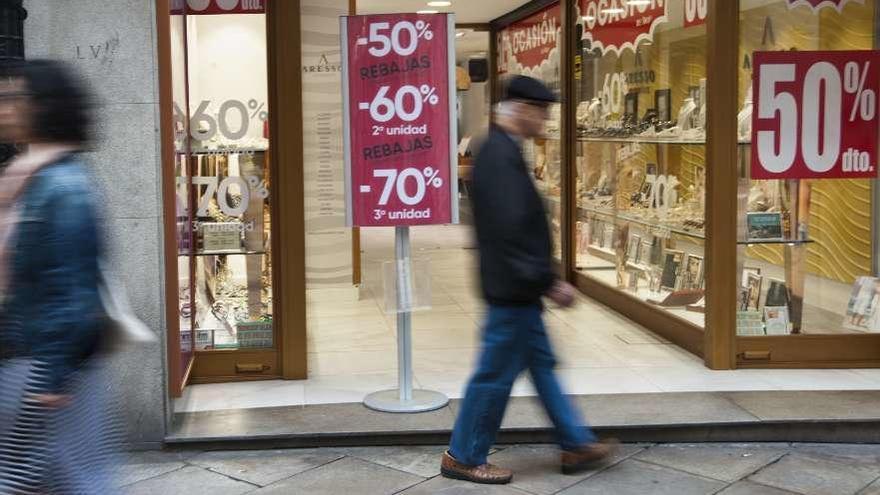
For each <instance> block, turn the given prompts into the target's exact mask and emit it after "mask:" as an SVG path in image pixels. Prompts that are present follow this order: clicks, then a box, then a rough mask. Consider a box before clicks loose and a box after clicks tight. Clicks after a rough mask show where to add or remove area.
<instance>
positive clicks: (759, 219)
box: [746, 212, 785, 241]
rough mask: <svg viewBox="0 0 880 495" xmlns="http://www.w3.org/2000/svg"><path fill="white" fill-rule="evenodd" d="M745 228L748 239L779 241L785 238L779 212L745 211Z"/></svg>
mask: <svg viewBox="0 0 880 495" xmlns="http://www.w3.org/2000/svg"><path fill="white" fill-rule="evenodd" d="M746 228H747V229H748V236H749V238H748V240H750V241H781V240H783V239H785V237H784V236H783V234H782V214H781V213H778V212H777V213H747V214H746Z"/></svg>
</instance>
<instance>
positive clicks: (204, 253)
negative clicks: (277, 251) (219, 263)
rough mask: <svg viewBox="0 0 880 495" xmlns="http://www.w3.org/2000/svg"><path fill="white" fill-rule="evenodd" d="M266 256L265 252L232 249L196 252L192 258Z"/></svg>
mask: <svg viewBox="0 0 880 495" xmlns="http://www.w3.org/2000/svg"><path fill="white" fill-rule="evenodd" d="M263 254H266V251H245V250H233V249H223V250H219V251H198V252H196V253H193V256H223V255H226V256H256V255H263Z"/></svg>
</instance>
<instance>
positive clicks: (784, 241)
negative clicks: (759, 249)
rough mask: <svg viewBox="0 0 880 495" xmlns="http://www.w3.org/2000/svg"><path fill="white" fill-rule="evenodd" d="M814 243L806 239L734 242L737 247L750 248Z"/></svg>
mask: <svg viewBox="0 0 880 495" xmlns="http://www.w3.org/2000/svg"><path fill="white" fill-rule="evenodd" d="M814 242H816V241H814V240H812V239H806V240H794V239H788V240H786V239H782V240H760V239H755V240H751V241H736V244H737V245H739V246H752V245H754V246H758V245H763V244H786V245H789V246H803V245H805V244H812V243H814Z"/></svg>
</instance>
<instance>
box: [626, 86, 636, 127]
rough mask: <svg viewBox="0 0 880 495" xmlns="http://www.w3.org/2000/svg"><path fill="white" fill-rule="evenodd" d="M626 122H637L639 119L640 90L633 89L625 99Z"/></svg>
mask: <svg viewBox="0 0 880 495" xmlns="http://www.w3.org/2000/svg"><path fill="white" fill-rule="evenodd" d="M623 120H624V122H627V123H630V124H636V123H638V121H639V92H638V91H631V92H629V93H627V95H626V97H625V99H624V116H623Z"/></svg>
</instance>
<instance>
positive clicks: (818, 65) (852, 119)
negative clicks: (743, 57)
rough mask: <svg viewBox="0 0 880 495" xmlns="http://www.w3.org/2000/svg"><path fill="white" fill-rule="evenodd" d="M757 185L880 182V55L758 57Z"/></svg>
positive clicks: (754, 160) (758, 54)
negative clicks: (879, 177)
mask: <svg viewBox="0 0 880 495" xmlns="http://www.w3.org/2000/svg"><path fill="white" fill-rule="evenodd" d="M753 67H754V77H753V79H754V80H753V85H754V87H753V89H752V90H753V92H754V105H755V108H754V110H753V112H752V166H751V172H752V178H753V179H806V178H819V179H842V178H845V179H853V178H876V177H877V170H876V166H877V158H878V157H877V138H878V131H880V127H878V116H877V91H878V90H880V52H877V51H823V52H791V51H786V52H756V53H755V56H754V66H753Z"/></svg>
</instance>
